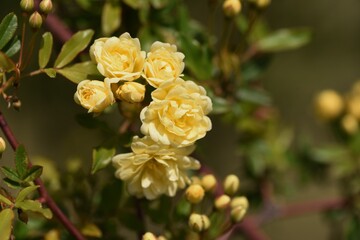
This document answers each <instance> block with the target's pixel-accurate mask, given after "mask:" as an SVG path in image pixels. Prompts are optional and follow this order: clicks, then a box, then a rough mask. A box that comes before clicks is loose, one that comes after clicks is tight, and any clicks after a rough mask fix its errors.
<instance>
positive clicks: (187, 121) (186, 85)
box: [74, 33, 212, 199]
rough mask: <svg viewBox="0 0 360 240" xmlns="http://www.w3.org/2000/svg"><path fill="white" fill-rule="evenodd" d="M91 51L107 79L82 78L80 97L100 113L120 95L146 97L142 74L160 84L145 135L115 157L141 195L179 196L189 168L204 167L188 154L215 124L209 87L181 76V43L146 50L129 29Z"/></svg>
mask: <svg viewBox="0 0 360 240" xmlns="http://www.w3.org/2000/svg"><path fill="white" fill-rule="evenodd" d="M90 56H91V59H92V60H93V61H95V62H96V64H97V68H98V70H99V72H100V73H101V74H102V75H103V76H104V77H105V79H104V81H98V80H84V81H82V82H80V83H79V84H78V87H77V91H76V93H75V96H74V99H75V101H76V102H77V103H78V104H80V105H82V106H83V107H84V108H86V109H88V112H93V113H100V112H102V111H103V110H104V109H105V108H106V107H108V106H110V105H112V104H113V103H115V102H116V101H125V102H128V103H138V102H142V101H143V99H144V96H145V90H146V88H145V86H144V85H143V84H141V83H139V82H136V80H137V79H141V77H142V79H145V80H146V83H147V84H150V85H151V86H152V87H154V88H155V90H153V91H152V93H151V97H152V101H151V102H150V104H149V105H148V106H146V107H144V108H143V109H142V111H141V113H140V119H141V121H142V125H141V129H140V130H141V132H142V133H143V134H144V135H145V136H144V137H142V138H140V137H138V136H135V137H134V138H133V140H132V144H131V149H132V152H131V153H125V154H119V155H117V156H115V157H114V158H113V164H114V166H115V167H116V168H117V171H116V176H117V177H118V178H120V179H122V180H124V181H126V182H127V183H128V190H129V192H130V194H133V195H135V196H137V197H146V198H147V199H154V198H156V197H158V196H159V195H161V194H166V195H169V196H174V195H175V193H176V191H177V189H178V188H184V187H185V186H186V184H187V183H189V182H190V180H189V178H188V177H187V175H186V171H187V170H189V169H198V168H199V167H200V164H199V162H198V161H197V160H195V159H193V158H191V157H189V156H188V155H189V154H191V153H192V152H193V151H194V149H195V147H194V145H193V144H194V143H195V141H197V140H198V139H200V138H203V137H204V136H205V134H206V132H207V131H209V130H210V129H211V126H212V125H211V121H210V119H209V117H207V116H206V115H207V114H208V113H209V112H210V111H211V110H212V102H211V99H210V98H209V97H208V96H206V91H205V89H204V88H203V87H201V86H199V85H197V84H196V83H194V82H193V81H185V80H183V79H182V78H181V77H182V72H183V70H184V67H185V64H184V62H183V60H184V57H185V56H184V54H183V53H180V52H178V51H177V48H176V46H175V45H170V44H169V43H162V42H158V41H157V42H155V43H153V44H152V46H151V49H150V52H148V53H147V54H146V53H145V51H141V46H140V41H139V39H137V38H132V37H131V36H130V34H129V33H124V34H122V35H121V36H120V37H119V38H117V37H110V38H100V39H97V40H95V42H94V44H93V45H92V46H91V48H90ZM146 83H145V84H146Z"/></svg>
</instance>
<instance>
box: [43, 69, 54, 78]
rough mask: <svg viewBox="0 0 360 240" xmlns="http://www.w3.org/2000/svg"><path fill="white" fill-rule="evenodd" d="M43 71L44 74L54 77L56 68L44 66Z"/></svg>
mask: <svg viewBox="0 0 360 240" xmlns="http://www.w3.org/2000/svg"><path fill="white" fill-rule="evenodd" d="M42 71H43V72H44V73H46V75H48V76H49V77H51V78H55V77H56V70H55V69H53V68H45V69H43V70H42Z"/></svg>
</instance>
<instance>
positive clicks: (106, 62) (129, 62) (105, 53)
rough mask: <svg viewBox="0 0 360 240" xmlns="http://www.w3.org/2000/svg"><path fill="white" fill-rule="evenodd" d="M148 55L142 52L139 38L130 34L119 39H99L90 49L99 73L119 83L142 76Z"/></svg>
mask: <svg viewBox="0 0 360 240" xmlns="http://www.w3.org/2000/svg"><path fill="white" fill-rule="evenodd" d="M145 55H146V53H145V52H144V51H141V48H140V41H139V39H138V38H132V37H131V36H130V34H129V33H124V34H122V35H121V36H120V37H119V38H117V37H110V38H99V39H97V40H95V42H94V44H93V45H92V46H91V48H90V56H91V58H92V59H93V61H95V62H96V63H97V68H98V70H99V72H100V73H101V74H102V75H103V76H105V77H108V78H115V79H117V81H120V80H124V81H132V80H134V79H137V78H139V77H140V76H141V73H142V70H143V67H144V61H145Z"/></svg>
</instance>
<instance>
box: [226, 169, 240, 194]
mask: <svg viewBox="0 0 360 240" xmlns="http://www.w3.org/2000/svg"><path fill="white" fill-rule="evenodd" d="M239 186H240V180H239V178H238V177H237V176H236V175H234V174H231V175H228V176H227V177H226V178H225V181H224V191H225V193H226V194H229V195H233V194H234V193H236V192H237V190H239Z"/></svg>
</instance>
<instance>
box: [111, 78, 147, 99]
mask: <svg viewBox="0 0 360 240" xmlns="http://www.w3.org/2000/svg"><path fill="white" fill-rule="evenodd" d="M115 95H116V98H118V99H120V100H123V101H125V102H129V103H138V102H142V101H143V100H144V97H145V86H144V85H142V84H140V83H137V82H125V83H124V84H123V85H121V86H120V87H119V88H118V89H117V90H116V94H115Z"/></svg>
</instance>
